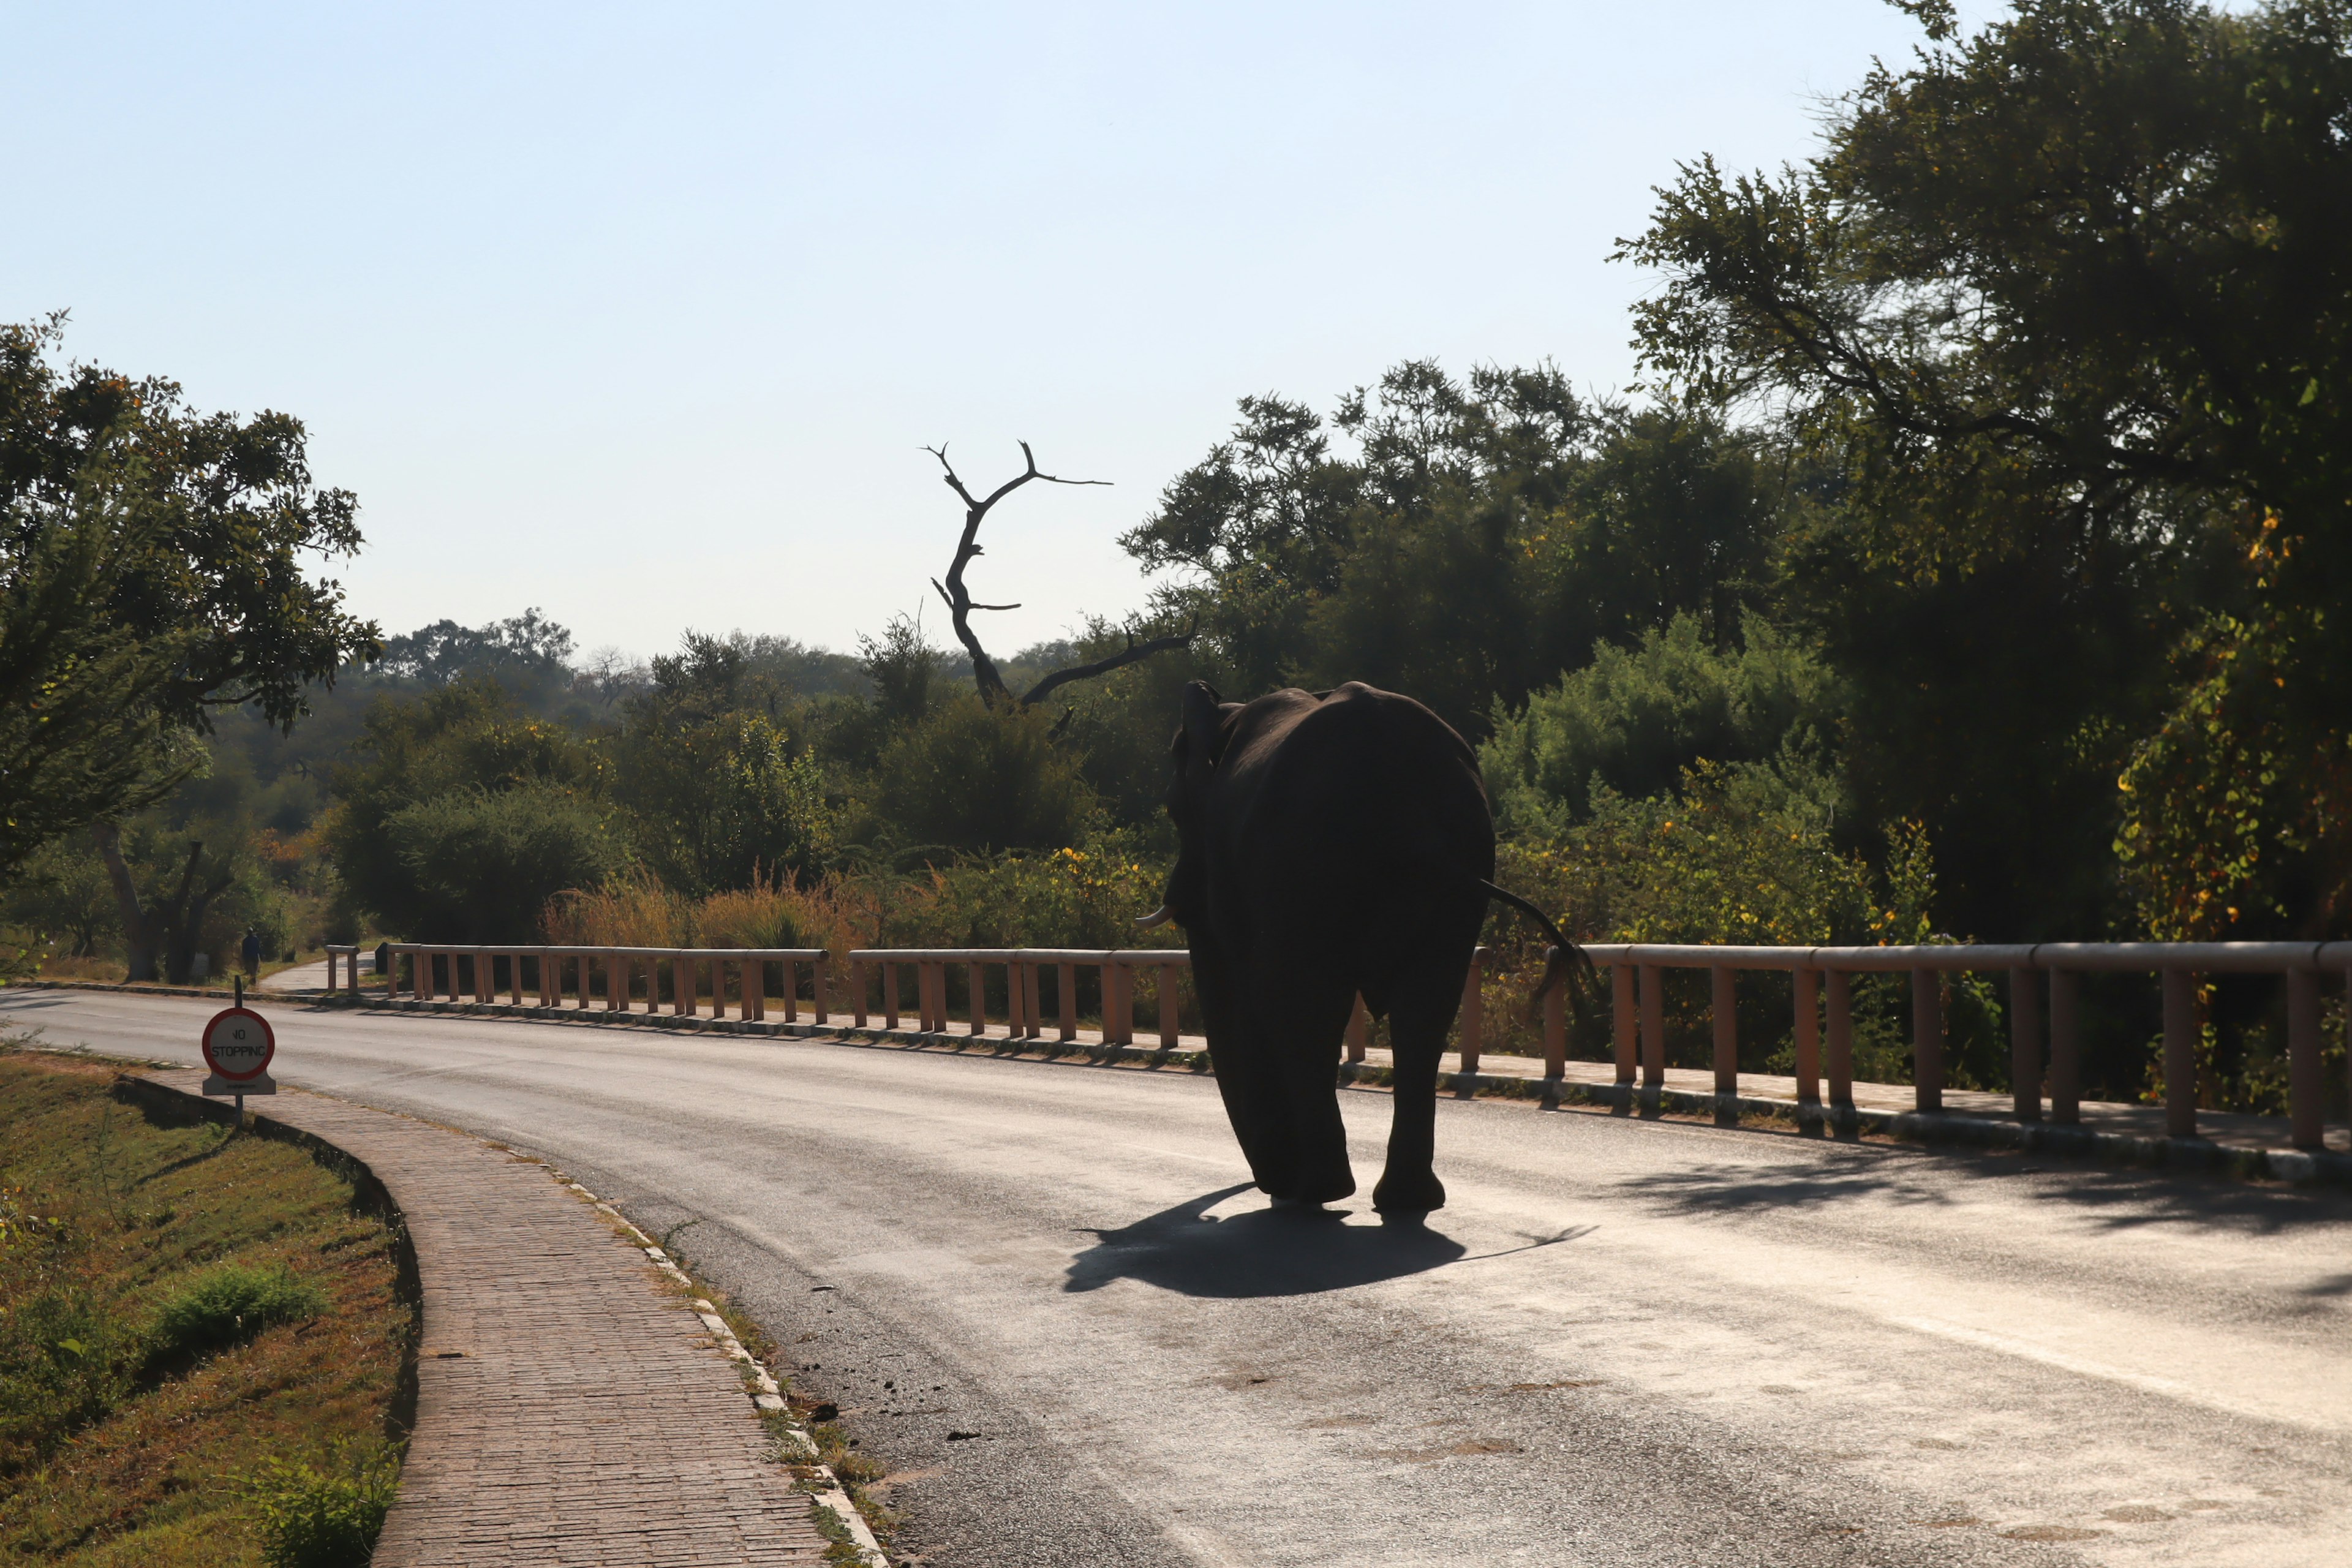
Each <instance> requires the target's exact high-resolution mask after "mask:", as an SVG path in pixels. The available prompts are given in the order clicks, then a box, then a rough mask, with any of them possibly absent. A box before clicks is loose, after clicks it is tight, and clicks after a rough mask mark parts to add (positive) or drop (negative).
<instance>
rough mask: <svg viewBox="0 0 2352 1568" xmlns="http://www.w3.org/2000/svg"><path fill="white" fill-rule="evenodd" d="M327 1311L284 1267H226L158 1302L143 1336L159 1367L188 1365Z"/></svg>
mask: <svg viewBox="0 0 2352 1568" xmlns="http://www.w3.org/2000/svg"><path fill="white" fill-rule="evenodd" d="M325 1310H327V1298H326V1294H325V1292H323V1291H321V1290H320V1289H319V1288H318V1287H317V1286H316V1285H313V1284H311V1283H310V1281H308V1280H306V1279H302V1278H301V1277H300V1276H299V1275H297V1274H296V1273H295V1272H294V1271H293V1270H292V1269H291V1268H288V1267H287V1266H286V1265H285V1264H283V1263H280V1264H278V1265H276V1266H274V1267H255V1266H252V1265H248V1264H241V1263H225V1264H222V1265H221V1266H220V1267H219V1268H212V1269H208V1270H206V1271H205V1273H203V1274H200V1275H198V1276H197V1277H196V1278H195V1279H192V1280H190V1281H188V1283H187V1284H185V1285H184V1286H182V1287H181V1288H180V1289H177V1290H175V1291H173V1293H172V1294H171V1295H169V1296H167V1297H165V1298H164V1299H163V1302H162V1303H161V1304H160V1305H159V1306H158V1307H157V1308H156V1310H155V1322H154V1326H153V1327H152V1329H150V1330H149V1331H148V1342H149V1349H150V1354H151V1356H152V1359H154V1360H156V1361H162V1362H172V1361H184V1360H188V1359H191V1358H193V1357H195V1356H200V1355H205V1354H209V1353H210V1352H214V1351H218V1350H226V1349H227V1348H228V1347H229V1346H231V1345H236V1344H243V1343H244V1342H246V1341H247V1340H249V1339H251V1338H253V1337H254V1336H255V1335H256V1334H258V1333H260V1332H261V1331H263V1330H264V1329H269V1328H274V1327H276V1326H277V1325H278V1324H279V1323H299V1322H303V1321H308V1320H309V1319H311V1318H315V1317H317V1316H318V1315H319V1314H320V1313H321V1312H323V1311H325Z"/></svg>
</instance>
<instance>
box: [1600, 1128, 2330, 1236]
mask: <svg viewBox="0 0 2352 1568" xmlns="http://www.w3.org/2000/svg"><path fill="white" fill-rule="evenodd" d="M1987 1182H1993V1183H2000V1184H2003V1190H2004V1191H2005V1192H2006V1193H2007V1194H2009V1195H2011V1196H2012V1197H2015V1198H2019V1199H2021V1200H2022V1201H2024V1202H2025V1203H2028V1204H2031V1205H2034V1206H2037V1207H2039V1208H2041V1209H2043V1210H2045V1211H2049V1212H2051V1213H2053V1214H2062V1213H2063V1214H2064V1215H2069V1216H2070V1217H2073V1218H2075V1219H2080V1220H2084V1221H2087V1222H2088V1223H2090V1224H2092V1225H2094V1226H2099V1227H2101V1228H2105V1229H2110V1230H2130V1229H2137V1228H2142V1227H2147V1226H2176V1227H2183V1228H2203V1229H2210V1230H2219V1231H2229V1232H2235V1233H2239V1234H2252V1235H2276V1234H2280V1233H2284V1232H2286V1231H2290V1230H2294V1229H2298V1228H2302V1227H2305V1226H2314V1225H2322V1226H2340V1225H2344V1224H2346V1223H2347V1222H2352V1195H2347V1194H2343V1193H2340V1192H2336V1191H2333V1190H2329V1189H2325V1188H2321V1189H2309V1188H2289V1187H2284V1186H2279V1185H2273V1184H2256V1183H2247V1182H2238V1181H2231V1180H2228V1179H2226V1178H2221V1177H2217V1176H2200V1175H2197V1174H2191V1173H2178V1172H2169V1171H2158V1170H2149V1169H2147V1168H2145V1167H2134V1166H2116V1165H2106V1164H2099V1163H2092V1162H2090V1161H2086V1160H2073V1159H2067V1158H2065V1157H2063V1156H2054V1155H2050V1154H2046V1153H2042V1152H2033V1153H2013V1152H1977V1151H1969V1150H1954V1149H1943V1150H1932V1151H1931V1150H1922V1149H1909V1148H1901V1149H1884V1150H1879V1149H1868V1150H1853V1151H1839V1152H1836V1153H1835V1154H1827V1153H1826V1152H1825V1157H1824V1158H1823V1161H1822V1163H1821V1164H1820V1165H1818V1166H1816V1167H1813V1168H1811V1169H1807V1168H1804V1167H1802V1166H1796V1165H1789V1166H1780V1167H1777V1168H1759V1167H1758V1166H1754V1165H1731V1164H1724V1165H1713V1166H1707V1165H1702V1166H1697V1167H1694V1168H1688V1169H1683V1170H1675V1171H1665V1172H1659V1173H1653V1174H1649V1175H1643V1176H1637V1177H1633V1178H1631V1179H1629V1180H1627V1181H1624V1182H1622V1183H1620V1184H1619V1190H1620V1191H1622V1192H1626V1193H1630V1194H1638V1195H1640V1196H1643V1197H1647V1198H1651V1199H1654V1200H1658V1201H1661V1202H1663V1203H1664V1205H1667V1206H1668V1207H1669V1208H1671V1209H1673V1210H1675V1212H1678V1213H1684V1214H1703V1213H1716V1214H1743V1213H1747V1214H1752V1213H1759V1212H1764V1211H1769V1210H1783V1211H1791V1210H1805V1209H1814V1208H1823V1207H1829V1206H1832V1205H1841V1204H1847V1203H1852V1202H1854V1201H1857V1200H1871V1201H1874V1202H1878V1203H1883V1204H1895V1205H1904V1206H1906V1207H1937V1206H1948V1205H1952V1204H1954V1203H1957V1202H1959V1201H1961V1200H1963V1199H1965V1198H1967V1197H1968V1196H1969V1195H1970V1194H1969V1189H1970V1188H1972V1187H1974V1186H1978V1185H1979V1184H1984V1183H1987ZM2016 1183H2022V1184H2023V1190H2022V1191H2020V1190H2019V1188H2018V1187H2017V1186H2015V1185H2009V1184H2016Z"/></svg>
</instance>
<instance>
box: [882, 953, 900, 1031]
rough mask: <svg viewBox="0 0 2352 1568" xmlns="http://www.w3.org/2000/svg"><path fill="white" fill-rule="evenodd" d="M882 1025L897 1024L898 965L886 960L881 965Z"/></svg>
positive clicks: (885, 1026)
mask: <svg viewBox="0 0 2352 1568" xmlns="http://www.w3.org/2000/svg"><path fill="white" fill-rule="evenodd" d="M882 1026H883V1027H884V1028H886V1029H895V1028H897V1027H898V965H897V964H895V963H887V962H886V963H884V964H883V965H882Z"/></svg>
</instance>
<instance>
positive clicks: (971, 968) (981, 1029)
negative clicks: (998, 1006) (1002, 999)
mask: <svg viewBox="0 0 2352 1568" xmlns="http://www.w3.org/2000/svg"><path fill="white" fill-rule="evenodd" d="M964 984H967V985H969V986H970V987H971V997H970V1001H971V1037H972V1038H973V1039H979V1038H980V1037H982V1036H983V1035H985V1034H987V1033H988V978H987V976H986V974H985V973H982V970H981V967H980V965H979V964H978V963H968V964H966V965H964Z"/></svg>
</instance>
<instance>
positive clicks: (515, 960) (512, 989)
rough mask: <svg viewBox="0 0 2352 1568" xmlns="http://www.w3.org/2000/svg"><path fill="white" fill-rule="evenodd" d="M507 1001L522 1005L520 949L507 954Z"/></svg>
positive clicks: (518, 1005)
mask: <svg viewBox="0 0 2352 1568" xmlns="http://www.w3.org/2000/svg"><path fill="white" fill-rule="evenodd" d="M507 1001H508V1003H509V1005H513V1006H517V1007H520V1006H521V1005H522V950H521V949H520V948H517V949H516V950H515V951H514V952H509V953H508V954H507Z"/></svg>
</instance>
